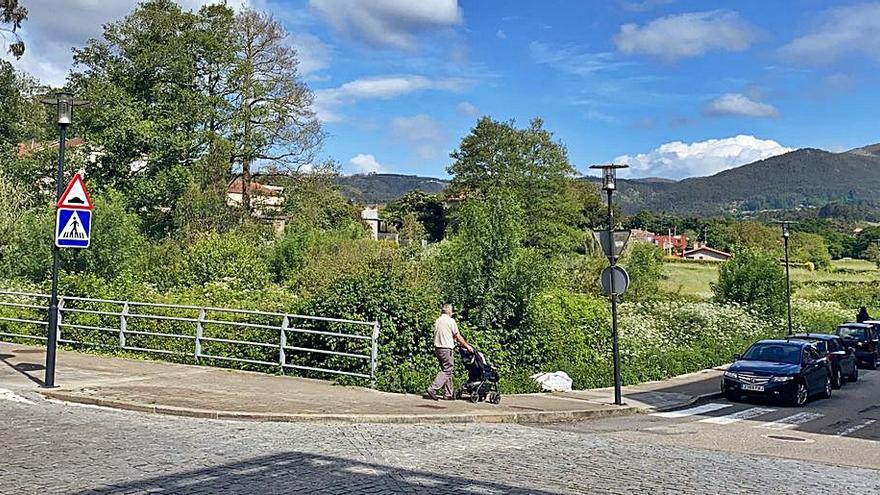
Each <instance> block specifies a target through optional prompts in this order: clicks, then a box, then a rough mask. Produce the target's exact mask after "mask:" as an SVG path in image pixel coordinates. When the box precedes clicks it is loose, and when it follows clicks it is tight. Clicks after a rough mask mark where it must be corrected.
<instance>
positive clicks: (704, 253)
mask: <svg viewBox="0 0 880 495" xmlns="http://www.w3.org/2000/svg"><path fill="white" fill-rule="evenodd" d="M730 256H731V255H730V253H725V252H724V251H720V250H718V249H713V248H710V247H709V246H698V247H696V248H694V249H691V250H690V251H685V252H684V258H685V259H689V260H696V261H727V260H729V259H730Z"/></svg>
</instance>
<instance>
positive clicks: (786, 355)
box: [721, 340, 831, 406]
mask: <svg viewBox="0 0 880 495" xmlns="http://www.w3.org/2000/svg"><path fill="white" fill-rule="evenodd" d="M721 391H722V392H723V393H724V396H725V397H727V399H728V400H731V401H735V400H738V399H740V398H741V397H743V396H745V397H755V398H758V397H760V398H766V399H773V400H779V401H782V402H785V403H788V404H791V405H794V406H802V405H804V404H806V403H807V400H808V399H809V398H810V397H812V396H814V395H820V396H822V397H831V367H830V365H829V363H828V360H827V359H826V358H825V357H823V356H820V355H819V352H818V351H817V350H816V348H815V347H814V346H813V344H811V343H809V342H805V341H802V340H762V341H760V342H755V343H754V344H752V346H751V347H749V349H748V350H747V351H746V352H745V353H744V354H743V355H742V356H737V357H736V361H734V363H733V364H731V365H730V368H728V370H727V371H725V372H724V377H723V378H722V381H721Z"/></svg>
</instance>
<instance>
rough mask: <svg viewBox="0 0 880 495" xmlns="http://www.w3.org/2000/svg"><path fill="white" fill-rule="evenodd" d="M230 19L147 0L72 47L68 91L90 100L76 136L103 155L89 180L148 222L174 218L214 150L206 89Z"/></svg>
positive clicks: (218, 11)
mask: <svg viewBox="0 0 880 495" xmlns="http://www.w3.org/2000/svg"><path fill="white" fill-rule="evenodd" d="M232 17H233V11H232V10H231V9H229V8H228V7H225V6H222V5H220V6H218V5H214V6H209V7H203V8H202V9H201V10H200V11H199V12H198V13H193V12H190V11H185V10H183V9H181V8H180V7H179V6H178V5H177V4H176V3H175V2H174V1H172V0H150V1H147V2H145V3H143V4H141V5H140V6H139V7H138V8H137V9H136V10H134V11H133V12H132V13H130V14H129V15H128V16H127V17H125V18H124V19H122V20H121V21H118V22H115V23H110V24H107V25H105V26H104V31H103V34H102V37H101V39H92V40H90V41H89V42H88V43H87V45H86V46H85V47H84V48H79V49H74V63H75V70H76V72H74V73H73V74H72V75H71V82H72V86H73V87H74V89H75V90H76V92H77V93H78V94H79V95H81V96H82V97H84V98H85V99H86V100H88V101H90V102H91V105H89V106H87V107H84V108H83V109H81V110H80V111H79V114H80V117H78V118H77V122H76V127H75V129H78V130H79V131H80V132H81V134H82V136H83V137H84V138H85V139H86V141H87V143H89V144H90V145H91V146H92V147H94V148H95V149H97V150H98V151H100V153H101V159H100V161H99V162H98V163H96V164H95V165H94V166H90V167H89V175H90V178H91V179H92V180H93V181H94V183H95V186H97V188H98V189H103V188H115V189H118V190H119V191H121V192H123V193H124V194H125V196H126V200H127V202H128V207H129V208H130V209H134V210H137V211H140V212H141V213H142V215H144V216H148V217H152V221H151V222H150V224H153V225H155V224H160V223H161V222H162V221H167V220H168V219H169V218H170V216H171V214H172V213H173V209H174V207H175V205H176V203H177V200H178V199H179V198H180V197H181V196H182V195H183V194H184V192H185V191H186V190H187V188H188V187H189V184H190V183H191V181H192V180H193V172H194V166H195V164H196V162H197V161H198V160H199V159H200V158H201V157H202V156H204V155H205V154H206V153H207V151H208V149H209V147H211V146H212V145H215V144H216V143H217V136H216V127H218V126H219V125H220V124H219V123H218V122H219V115H221V113H222V110H223V108H224V106H225V103H224V101H223V98H222V97H221V96H218V94H213V93H211V92H210V88H211V84H212V81H215V80H217V79H218V78H223V77H226V74H227V73H228V70H229V69H228V63H227V62H224V61H223V60H224V54H231V53H233V51H234V48H233V46H232V45H231V38H232V37H231V36H230V31H231V26H232ZM224 26H226V27H225V28H224ZM228 59H229V60H231V57H228ZM159 233H161V229H160V232H159Z"/></svg>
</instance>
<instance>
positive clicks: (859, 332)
mask: <svg viewBox="0 0 880 495" xmlns="http://www.w3.org/2000/svg"><path fill="white" fill-rule="evenodd" d="M837 335H840V336H841V337H856V338H859V339H864V338H865V335H866V334H865V329H864V328H851V327H838V329H837Z"/></svg>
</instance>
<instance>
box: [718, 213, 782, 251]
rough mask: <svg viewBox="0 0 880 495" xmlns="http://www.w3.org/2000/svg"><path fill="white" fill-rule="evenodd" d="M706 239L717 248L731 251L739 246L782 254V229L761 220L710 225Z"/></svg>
mask: <svg viewBox="0 0 880 495" xmlns="http://www.w3.org/2000/svg"><path fill="white" fill-rule="evenodd" d="M706 241H707V242H708V244H709V245H710V246H712V247H714V248H716V249H721V250H722V251H727V252H731V251H734V250H735V249H736V248H737V247H738V246H742V247H752V248H757V249H760V250H762V251H767V252H771V253H776V254H778V255H781V254H782V242H781V241H782V231H781V230H780V229H776V228H772V227H770V226H767V225H765V224H763V223H760V222H752V221H727V222H718V223H715V224H712V225H710V226H709V227H708V228H707V229H706Z"/></svg>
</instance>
